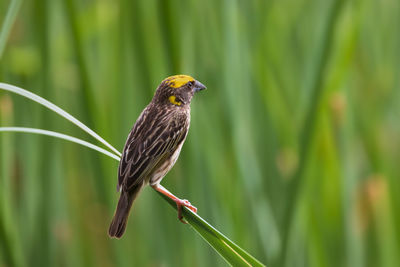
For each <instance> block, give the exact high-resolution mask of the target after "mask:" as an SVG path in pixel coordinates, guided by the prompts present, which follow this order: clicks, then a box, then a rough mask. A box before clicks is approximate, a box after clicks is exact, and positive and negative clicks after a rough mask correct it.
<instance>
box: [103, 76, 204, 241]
mask: <svg viewBox="0 0 400 267" xmlns="http://www.w3.org/2000/svg"><path fill="white" fill-rule="evenodd" d="M203 89H205V86H204V85H203V84H201V83H200V82H198V81H196V80H194V79H193V78H192V77H190V76H187V75H175V76H171V77H168V78H167V79H165V80H163V81H162V82H161V84H160V85H159V86H158V88H157V90H156V92H155V94H154V97H153V99H152V101H151V102H150V104H149V105H148V106H147V107H146V108H145V109H144V110H143V112H142V113H141V114H140V116H139V118H138V119H137V121H136V123H135V124H134V126H133V128H132V130H131V132H130V133H129V136H128V138H127V141H126V143H125V147H124V150H123V153H122V156H121V161H120V164H119V170H118V185H117V190H118V191H120V192H121V195H120V198H119V201H118V205H117V209H116V211H115V214H114V218H113V220H112V222H111V225H110V228H109V230H108V233H109V235H110V236H111V237H116V238H120V237H121V236H122V235H123V234H124V232H125V228H126V223H127V220H128V216H129V211H130V209H131V206H132V203H133V201H134V200H135V198H136V197H137V195H138V193H139V192H140V190H141V189H142V188H143V186H145V185H147V184H150V185H151V186H152V187H153V188H154V189H156V190H157V191H159V192H161V193H163V194H165V195H167V196H168V197H170V198H172V199H173V200H174V201H175V202H176V203H177V205H178V217H179V219H180V220H182V215H181V212H180V208H181V206H187V207H189V208H190V209H192V210H193V211H196V208H195V207H193V206H191V205H190V203H189V202H188V201H187V200H180V199H179V198H177V197H175V196H174V195H172V194H171V193H170V192H168V191H167V190H166V189H165V188H163V187H162V186H161V185H160V182H161V180H162V178H163V177H164V176H165V175H166V174H167V173H168V171H169V170H170V169H171V168H172V167H173V165H174V164H175V162H176V160H177V159H178V157H179V153H180V151H181V148H182V145H183V143H184V141H185V139H186V135H187V133H188V130H189V125H190V102H191V100H192V97H193V95H194V93H196V92H197V91H200V90H203Z"/></svg>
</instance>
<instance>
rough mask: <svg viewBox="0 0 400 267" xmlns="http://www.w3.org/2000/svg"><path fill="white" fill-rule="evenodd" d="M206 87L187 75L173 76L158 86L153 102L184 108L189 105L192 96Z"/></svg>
mask: <svg viewBox="0 0 400 267" xmlns="http://www.w3.org/2000/svg"><path fill="white" fill-rule="evenodd" d="M204 89H206V87H205V86H204V85H203V84H202V83H201V82H199V81H196V80H195V79H193V78H192V77H191V76H188V75H175V76H171V77H168V78H166V79H164V80H163V81H162V82H161V84H160V85H159V86H158V88H157V91H156V93H155V95H154V98H153V101H155V102H157V103H159V104H164V105H174V106H178V107H184V106H187V105H189V104H190V102H191V101H192V97H193V95H194V94H195V93H196V92H198V91H201V90H204Z"/></svg>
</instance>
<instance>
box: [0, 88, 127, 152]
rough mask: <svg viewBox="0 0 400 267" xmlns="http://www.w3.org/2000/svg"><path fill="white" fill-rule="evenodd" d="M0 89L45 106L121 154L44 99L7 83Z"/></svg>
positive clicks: (83, 125) (76, 120)
mask: <svg viewBox="0 0 400 267" xmlns="http://www.w3.org/2000/svg"><path fill="white" fill-rule="evenodd" d="M0 89H3V90H6V91H9V92H12V93H15V94H18V95H22V96H24V97H26V98H29V99H31V100H33V101H35V102H37V103H39V104H41V105H43V106H45V107H46V108H48V109H50V110H52V111H54V112H55V113H57V114H59V115H60V116H62V117H64V118H66V119H67V120H69V121H70V122H72V123H73V124H75V125H76V126H78V127H79V128H81V129H82V130H84V131H85V132H87V133H88V134H90V135H91V136H93V137H94V138H96V139H97V140H98V141H100V142H101V143H103V144H104V145H105V146H106V147H108V148H109V149H111V150H112V151H113V152H114V153H115V154H116V155H118V156H119V157H121V153H120V152H119V151H118V150H117V149H115V148H114V147H113V146H112V145H110V144H109V143H108V142H107V141H106V140H104V139H103V138H101V137H100V136H99V135H98V134H97V133H95V132H94V131H92V130H91V129H90V128H88V127H87V126H86V125H85V124H83V123H82V122H80V121H79V120H78V119H76V118H75V117H73V116H72V115H71V114H69V113H68V112H66V111H65V110H63V109H61V108H59V107H58V106H56V105H54V104H53V103H51V102H49V101H47V100H46V99H44V98H42V97H40V96H38V95H36V94H34V93H32V92H29V91H27V90H25V89H22V88H20V87H17V86H14V85H11V84H7V83H0Z"/></svg>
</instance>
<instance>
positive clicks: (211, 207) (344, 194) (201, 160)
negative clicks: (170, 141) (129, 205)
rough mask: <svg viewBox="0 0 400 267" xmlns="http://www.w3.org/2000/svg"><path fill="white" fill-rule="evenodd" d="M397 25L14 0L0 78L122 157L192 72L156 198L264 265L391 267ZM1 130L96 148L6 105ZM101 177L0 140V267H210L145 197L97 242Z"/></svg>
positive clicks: (327, 12) (171, 4) (397, 145)
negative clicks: (185, 205)
mask: <svg viewBox="0 0 400 267" xmlns="http://www.w3.org/2000/svg"><path fill="white" fill-rule="evenodd" d="M12 2H14V3H16V2H18V1H10V0H0V21H1V22H0V23H3V22H4V20H5V16H6V14H7V10H8V8H9V6H10V4H11V3H12ZM399 25H400V2H399V1H398V0H382V1H374V0H353V1H344V0H343V1H341V0H339V1H335V0H330V1H317V0H283V1H262V0H249V1H238V0H236V1H235V0H225V1H214V0H202V1H194V0H188V1H183V0H181V1H178V0H174V1H163V0H158V1H156V0H146V1H144V0H143V1H132V0H119V1H115V0H86V1H78V0H33V1H22V5H21V8H20V9H19V12H18V13H17V16H16V18H15V22H14V24H13V26H12V28H11V32H10V35H9V38H8V40H7V45H6V47H5V50H4V53H3V54H2V55H0V81H1V82H7V83H10V84H13V85H16V86H20V87H23V88H26V89H27V90H30V91H32V92H34V93H37V94H39V95H41V96H42V97H44V98H46V99H48V100H50V101H52V102H54V103H55V104H57V105H59V106H60V107H61V108H63V109H65V110H67V111H68V112H70V113H71V114H72V115H74V116H76V117H77V118H78V119H80V120H82V121H83V122H84V123H85V124H87V125H88V126H89V127H90V128H92V129H93V130H95V131H96V132H97V133H99V134H100V135H101V136H102V137H103V138H105V139H106V140H107V141H109V142H110V143H111V144H113V145H114V146H116V148H117V149H119V150H122V147H123V145H124V142H125V138H126V136H127V134H128V132H129V130H130V128H131V127H132V125H133V123H134V122H135V120H136V118H137V117H138V115H139V113H140V112H141V110H142V109H143V108H144V107H145V106H146V105H147V103H148V102H149V101H150V99H151V97H152V95H153V93H154V90H155V89H156V87H157V85H158V84H159V83H160V81H161V80H162V79H164V78H165V77H167V76H170V75H173V74H179V73H184V74H189V75H192V76H194V77H195V78H196V79H198V80H200V81H201V82H202V83H204V84H205V85H206V86H207V87H208V90H206V91H204V92H202V93H200V94H198V95H196V97H195V99H194V101H193V102H192V120H191V129H190V132H189V135H188V138H187V141H186V143H185V145H184V147H183V150H182V153H181V157H180V159H179V160H178V162H177V164H176V165H175V167H174V168H173V170H172V171H171V172H170V173H169V174H168V175H167V177H166V178H165V179H164V181H163V184H164V186H166V187H167V188H168V189H170V190H171V191H172V192H174V193H175V194H176V195H178V196H180V197H183V198H187V199H189V200H190V201H191V202H192V204H194V205H195V206H197V208H198V209H199V214H200V215H201V216H202V217H203V218H205V219H206V220H208V221H209V222H210V223H211V224H212V225H214V226H215V227H216V228H218V229H219V230H221V231H222V232H223V233H224V234H226V235H227V236H228V237H229V238H231V239H232V240H233V241H235V242H236V243H237V244H238V245H240V246H241V247H243V248H244V249H246V250H247V251H248V252H250V253H251V254H252V255H254V256H255V257H256V258H258V259H259V260H261V261H262V262H263V263H265V264H267V266H318V267H319V266H351V267H363V266H388V267H389V266H399V264H400V243H399V242H400V181H399V178H400V164H399V159H400V138H399V136H400V123H399V122H400V121H399V118H400V84H399V83H400V75H399V74H400V71H399V70H400V31H399ZM0 126H26V127H35V128H43V129H47V130H54V131H59V132H62V133H66V134H70V135H73V136H76V137H79V138H83V139H85V140H89V141H92V142H94V143H96V142H95V141H93V139H92V138H90V137H89V136H87V135H86V134H84V133H82V131H81V130H80V129H78V128H77V127H75V126H73V125H72V124H71V123H69V122H67V121H65V120H64V119H62V118H60V117H59V116H57V115H55V114H53V113H52V112H50V111H48V110H47V109H44V108H43V107H41V106H39V105H37V104H36V103H33V102H31V101H29V100H26V99H24V98H22V97H19V96H14V95H11V94H10V93H5V92H0ZM117 167H118V162H116V161H114V160H112V159H110V158H108V157H106V156H104V155H101V154H98V153H96V152H94V151H92V150H89V149H87V148H84V147H81V146H78V145H76V144H72V143H68V142H66V141H62V140H58V139H53V138H51V137H43V136H37V135H30V134H18V133H2V134H0V266H225V265H226V263H225V262H224V261H223V260H222V259H221V258H220V257H219V256H218V255H217V253H216V252H214V251H213V250H212V249H211V248H210V247H209V246H208V245H207V244H206V243H205V242H204V241H203V240H202V239H201V238H200V237H199V236H198V235H196V234H195V233H194V232H193V231H192V230H191V229H190V228H189V227H187V226H184V225H182V224H181V223H180V222H179V221H178V220H177V218H176V212H175V211H174V210H173V209H171V208H170V207H168V205H167V203H166V202H164V201H163V200H162V199H161V198H160V197H159V196H157V194H155V193H154V192H153V190H151V189H150V188H146V189H145V190H144V191H143V192H142V194H141V195H140V197H139V198H138V199H137V201H136V202H135V205H134V208H133V212H132V213H131V216H130V220H129V223H128V229H127V232H126V234H125V236H124V237H123V239H122V240H111V239H109V238H108V236H107V229H108V225H109V223H110V220H111V217H112V215H113V212H114V208H115V205H116V203H117V199H118V194H117V193H116V192H115V188H116V182H117Z"/></svg>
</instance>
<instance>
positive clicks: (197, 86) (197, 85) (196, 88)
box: [193, 80, 207, 93]
mask: <svg viewBox="0 0 400 267" xmlns="http://www.w3.org/2000/svg"><path fill="white" fill-rule="evenodd" d="M206 88H207V87H206V86H205V85H204V84H202V83H201V82H199V81H197V80H196V81H195V82H194V87H193V91H194V92H195V93H196V92H198V91H201V90H204V89H206Z"/></svg>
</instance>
